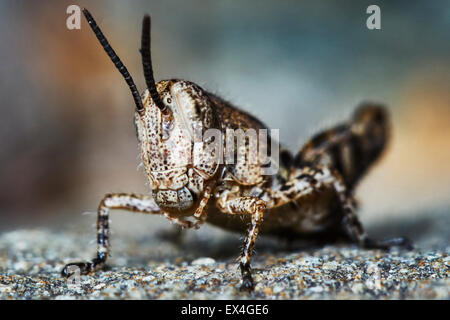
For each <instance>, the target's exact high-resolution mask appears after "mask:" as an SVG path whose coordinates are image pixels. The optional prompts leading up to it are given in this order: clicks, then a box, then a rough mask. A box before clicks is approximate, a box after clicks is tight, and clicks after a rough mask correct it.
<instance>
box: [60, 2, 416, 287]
mask: <svg viewBox="0 0 450 320" xmlns="http://www.w3.org/2000/svg"><path fill="white" fill-rule="evenodd" d="M83 13H84V16H85V17H86V19H87V21H88V23H89V26H90V27H91V28H92V31H93V32H94V34H95V35H96V37H97V39H98V40H99V41H100V44H101V45H102V47H103V49H104V50H105V51H106V53H107V54H108V56H109V57H110V59H111V60H112V62H113V63H114V64H115V66H116V68H117V69H118V70H119V71H120V73H121V74H122V76H123V77H124V79H125V81H126V82H127V84H128V86H129V88H130V90H131V93H132V96H133V99H134V103H135V107H136V108H135V117H134V122H135V126H136V130H137V137H138V141H139V145H140V152H141V158H142V163H143V167H144V171H145V174H146V176H147V178H148V180H149V183H150V186H151V189H152V193H151V195H138V194H133V193H112V194H107V195H105V197H104V198H103V199H102V200H101V202H100V204H99V207H98V214H97V246H98V247H97V256H96V257H95V258H94V259H93V260H92V261H89V262H76V263H71V264H68V265H66V266H65V267H64V269H63V271H62V275H64V276H69V274H70V272H69V267H71V266H76V267H78V268H80V271H81V273H83V274H85V273H89V272H92V271H95V270H96V269H99V268H100V267H102V266H103V265H104V264H105V262H106V260H107V257H108V253H109V245H110V238H109V212H110V210H111V209H125V210H129V211H133V212H140V213H146V214H156V215H163V216H164V217H166V218H167V219H168V220H170V221H172V222H174V223H176V224H178V225H180V226H182V227H184V228H199V227H200V226H201V225H202V224H203V223H205V222H207V223H210V224H213V225H216V226H219V227H221V228H224V229H227V230H232V231H238V232H246V237H245V240H244V245H243V250H242V254H241V256H240V260H239V267H240V271H241V275H242V282H241V286H240V289H241V290H244V291H251V290H253V289H254V281H253V278H252V273H251V267H250V263H251V259H252V254H253V248H254V246H255V242H256V239H257V237H258V235H259V234H266V235H273V236H279V237H284V238H288V239H298V238H310V237H316V238H318V239H334V238H339V237H343V238H345V239H347V240H349V241H352V242H356V243H357V244H359V245H360V246H362V247H364V248H381V249H388V248H390V247H391V246H402V247H405V248H411V243H410V241H409V240H408V239H406V238H402V237H399V238H393V239H387V240H373V239H372V238H370V237H369V236H368V235H367V233H366V232H365V230H364V228H363V226H362V224H361V222H360V220H359V219H358V217H357V215H356V201H355V198H354V195H353V194H354V190H355V186H356V185H357V183H358V182H359V181H360V179H361V177H362V176H363V175H364V174H365V173H366V172H367V170H368V169H369V167H370V166H371V165H372V164H373V163H374V162H375V161H376V160H377V159H378V158H379V157H380V155H381V153H382V151H383V149H384V148H385V145H386V143H387V141H388V138H389V128H390V125H389V115H388V113H387V111H386V109H385V108H384V107H383V106H381V105H379V104H376V103H364V104H362V105H361V106H360V107H359V108H357V110H356V112H355V113H354V114H353V116H352V117H351V119H350V120H349V121H347V122H345V123H343V124H341V125H338V126H336V127H334V128H331V129H329V130H326V131H323V132H321V133H319V134H317V135H315V136H314V137H313V138H312V139H311V140H309V142H307V143H306V144H305V146H304V147H303V148H302V149H301V150H300V151H299V152H298V154H297V155H296V156H293V155H292V154H291V153H290V152H289V151H288V150H287V149H285V148H283V147H280V148H279V158H278V159H279V161H278V163H277V168H278V170H277V171H276V173H275V174H272V175H266V174H264V172H263V163H262V162H258V161H250V159H251V157H250V155H249V153H250V151H251V150H250V144H246V143H244V144H243V145H242V146H237V145H236V148H238V149H239V150H243V153H242V154H243V155H244V156H243V157H237V158H236V161H235V162H231V163H222V162H221V161H218V160H217V159H218V157H217V154H216V151H214V150H215V149H212V148H208V143H206V142H207V141H205V143H200V144H195V142H194V137H193V135H194V132H196V131H198V130H199V128H200V131H201V132H204V131H205V130H208V129H216V130H219V131H220V132H222V133H225V132H226V131H227V130H229V129H232V130H236V129H242V130H244V131H245V130H250V129H253V130H262V129H267V127H266V126H265V125H264V124H263V123H262V122H261V121H259V120H258V119H256V118H255V117H253V116H251V115H249V114H248V113H246V112H243V111H241V110H239V109H238V108H236V107H235V106H233V105H232V104H230V103H229V102H227V101H225V100H224V99H222V98H220V97H218V96H217V95H215V94H212V93H210V92H207V91H205V90H204V89H203V88H201V87H200V86H198V85H196V84H195V83H192V82H189V81H184V80H178V79H171V80H162V81H159V82H158V83H156V82H155V79H154V77H153V69H152V61H151V52H150V16H149V15H145V16H144V19H143V25H142V39H141V49H140V52H141V55H142V65H143V70H144V77H145V82H146V85H147V89H146V90H145V91H144V92H143V93H142V95H140V94H139V92H138V89H137V87H136V85H135V83H134V81H133V79H132V77H131V75H130V74H129V72H128V71H127V69H126V67H125V66H124V65H123V63H122V62H121V60H120V59H119V57H118V56H117V54H116V53H115V52H114V50H113V49H112V47H111V46H110V44H109V43H108V41H107V39H106V38H105V36H104V35H103V33H102V31H101V30H100V28H99V27H98V25H97V23H96V22H95V20H94V18H93V17H92V15H91V14H90V13H89V11H88V10H86V9H83ZM268 140H272V138H271V137H269V139H268ZM194 151H196V155H197V156H196V159H195V160H194V161H192V157H193V156H192V154H193V152H194ZM272 151H273V150H272ZM263 221H264V222H263Z"/></svg>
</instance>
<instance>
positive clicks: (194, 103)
mask: <svg viewBox="0 0 450 320" xmlns="http://www.w3.org/2000/svg"><path fill="white" fill-rule="evenodd" d="M156 91H157V93H158V95H159V97H160V100H161V102H162V103H163V104H164V108H163V109H161V108H160V107H159V106H158V105H157V104H156V103H155V101H154V99H152V97H151V95H150V90H146V91H145V92H144V95H143V100H142V101H143V106H144V109H143V110H142V111H136V113H135V125H136V130H137V136H138V140H139V142H140V147H141V154H142V161H143V164H144V168H145V171H146V174H147V176H148V178H149V181H150V185H151V187H152V189H153V196H154V199H155V201H156V202H157V204H158V205H159V206H160V207H162V208H165V209H169V210H170V209H176V210H184V209H188V208H190V207H192V206H193V204H194V203H195V202H196V200H198V199H199V195H200V193H201V192H202V191H203V185H204V182H205V180H208V179H210V178H211V177H212V176H213V175H214V173H215V172H216V170H217V166H218V163H217V161H215V158H213V155H211V152H209V153H207V152H205V150H206V149H207V148H206V147H207V142H205V141H203V139H202V138H203V134H204V132H205V131H206V130H208V129H210V128H213V127H214V124H215V119H214V116H213V112H212V110H213V109H212V105H211V102H210V100H209V98H208V96H207V94H206V93H205V92H204V91H203V90H202V89H201V88H200V87H198V86H197V85H195V84H193V83H191V82H187V81H182V80H167V81H166V80H164V81H160V82H158V83H157V84H156Z"/></svg>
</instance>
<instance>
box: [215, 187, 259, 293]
mask: <svg viewBox="0 0 450 320" xmlns="http://www.w3.org/2000/svg"><path fill="white" fill-rule="evenodd" d="M218 206H219V208H220V209H221V210H222V211H223V212H225V213H228V214H250V215H251V225H250V227H249V229H248V231H247V236H246V238H245V241H244V247H243V250H242V254H241V258H240V263H239V267H240V269H241V276H242V284H241V287H240V290H241V291H251V290H253V288H254V283H253V277H252V274H251V267H250V263H251V259H252V255H253V249H254V247H255V243H256V238H257V237H258V233H259V228H260V225H261V223H262V221H263V214H264V210H265V209H266V202H265V201H263V200H261V199H259V198H256V197H229V196H225V197H222V198H220V199H219V201H218Z"/></svg>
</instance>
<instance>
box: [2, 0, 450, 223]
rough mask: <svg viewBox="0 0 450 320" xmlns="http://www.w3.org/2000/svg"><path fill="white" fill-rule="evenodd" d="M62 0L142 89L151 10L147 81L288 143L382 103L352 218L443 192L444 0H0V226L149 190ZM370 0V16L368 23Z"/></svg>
mask: <svg viewBox="0 0 450 320" xmlns="http://www.w3.org/2000/svg"><path fill="white" fill-rule="evenodd" d="M71 4H77V5H79V6H80V7H83V6H86V7H87V8H89V10H90V11H91V13H92V14H93V15H94V17H95V18H96V20H97V22H98V24H99V25H100V27H101V28H102V30H103V32H104V33H105V35H106V36H107V37H108V39H109V41H110V43H111V44H112V46H113V48H114V49H115V51H116V52H117V53H118V55H119V56H120V57H121V59H122V60H123V62H124V63H125V65H126V66H127V68H128V70H129V71H130V73H131V74H132V75H133V77H134V80H135V82H136V83H137V85H138V87H139V88H141V89H143V88H144V79H143V74H142V69H141V61H140V54H139V51H138V49H139V47H140V32H141V22H142V17H143V14H144V13H146V12H148V13H150V14H151V15H152V24H153V26H152V48H153V51H152V55H153V67H154V71H155V78H156V79H157V80H161V79H167V78H175V77H176V78H182V79H186V80H191V81H194V82H196V83H198V84H199V85H200V86H203V87H204V88H205V89H207V90H209V91H211V92H214V93H217V94H219V95H221V96H222V97H224V98H225V99H227V100H229V101H231V102H233V103H234V104H235V105H237V106H240V107H241V108H243V109H244V110H247V111H249V112H250V113H252V114H254V115H256V116H257V117H259V118H260V119H261V120H262V121H263V122H265V123H266V124H267V125H268V126H269V127H271V128H280V139H281V141H282V142H284V143H285V144H286V145H287V146H288V147H289V148H290V149H291V150H292V151H293V152H296V151H297V150H299V149H300V147H301V146H302V144H303V143H304V142H305V141H306V139H307V138H308V137H309V136H311V135H312V134H313V133H315V132H317V131H319V130H321V129H324V128H326V127H328V126H331V125H334V124H335V123H337V122H339V121H342V120H345V119H346V118H348V117H349V116H350V114H351V113H352V110H353V109H354V108H355V107H356V106H357V105H358V104H359V103H360V102H362V101H366V100H374V101H379V102H382V103H385V104H386V105H387V106H388V107H389V109H390V111H391V113H392V122H393V137H392V140H391V144H390V147H389V150H388V151H387V152H386V154H385V156H384V158H383V159H382V160H381V161H380V162H379V164H378V165H377V166H376V167H375V168H374V169H373V170H372V171H371V172H370V174H369V175H368V176H367V177H366V179H364V180H363V182H362V183H361V185H360V187H359V189H358V193H357V194H358V196H359V198H360V200H361V204H362V210H361V217H362V219H363V221H369V222H370V221H371V222H374V221H381V220H385V219H387V218H393V217H405V216H415V217H420V216H423V215H427V214H428V213H429V212H430V211H432V210H435V209H439V208H448V207H449V205H450V197H449V189H450V90H449V84H450V33H449V30H450V3H449V1H448V0H433V1H379V0H377V1H332V0H330V1H328V0H320V1H307V2H306V1H302V2H300V1H294V0H286V1H275V0H270V1H269V0H259V1H248V2H247V1H246V2H244V1H238V0H229V1H219V0H216V1H207V0H189V1H181V0H152V1H110V0H108V1H60V0H58V1H56V0H55V1H31V0H29V1H19V0H14V1H12V0H11V1H8V0H3V1H1V2H0V47H1V49H0V61H1V64H0V83H1V85H0V177H1V178H0V230H1V231H4V230H7V229H12V228H17V227H23V226H47V225H49V224H50V223H51V222H54V221H65V220H66V219H72V218H73V217H77V218H78V217H80V214H81V213H82V212H83V211H95V208H96V207H97V205H98V203H99V201H100V200H101V198H102V197H103V195H104V194H105V193H107V192H140V193H146V192H148V191H149V187H148V186H146V179H145V177H144V175H143V173H142V171H141V170H137V165H138V163H139V160H138V158H137V157H138V149H137V141H136V137H135V131H134V126H133V122H132V117H133V108H134V104H133V100H132V98H131V95H130V92H129V89H128V88H127V86H126V84H125V82H124V80H123V79H122V77H121V76H120V74H119V73H118V72H117V70H116V69H115V68H114V66H113V64H112V63H111V61H110V60H109V59H108V58H107V56H106V54H105V53H104V51H103V50H102V49H101V47H100V46H99V44H98V42H97V40H96V39H95V36H94V35H93V33H92V32H91V30H90V28H89V27H88V25H87V23H86V22H85V20H84V19H82V23H81V30H68V29H67V28H66V19H67V17H68V14H66V9H67V7H68V6H69V5H71ZM371 4H377V5H379V6H380V8H381V27H382V29H381V30H368V29H367V27H366V19H367V18H368V16H369V15H368V14H366V8H367V7H368V6H369V5H371ZM447 212H448V211H447ZM146 218H147V217H146ZM91 219H92V221H94V220H95V218H91ZM147 219H148V218H147ZM146 221H147V220H146ZM148 221H151V220H148ZM149 223H150V224H151V222H149Z"/></svg>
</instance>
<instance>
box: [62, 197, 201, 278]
mask: <svg viewBox="0 0 450 320" xmlns="http://www.w3.org/2000/svg"><path fill="white" fill-rule="evenodd" d="M110 209H125V210H129V211H133V212H140V213H147V214H159V215H163V216H165V217H166V218H167V219H169V220H170V221H172V222H174V223H176V224H178V225H180V226H182V227H184V228H192V227H193V226H194V223H192V222H190V221H184V220H182V219H180V218H178V217H175V216H173V215H171V214H169V213H168V212H165V211H163V210H161V209H160V208H159V207H158V205H157V204H156V203H155V201H154V200H153V198H152V197H151V196H144V195H135V194H126V193H113V194H107V195H105V197H104V198H103V200H102V201H101V202H100V204H99V206H98V210H97V257H96V258H94V259H93V260H92V261H90V262H75V263H70V264H68V265H66V266H65V267H64V269H63V270H62V272H61V273H62V275H63V276H69V275H70V274H69V273H70V269H71V268H70V267H71V266H76V267H78V268H80V273H82V274H86V273H89V272H91V271H94V270H95V269H98V268H99V267H101V266H102V265H103V264H104V263H105V262H106V259H107V257H108V253H109V211H110Z"/></svg>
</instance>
